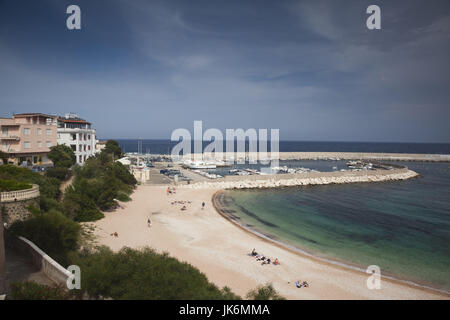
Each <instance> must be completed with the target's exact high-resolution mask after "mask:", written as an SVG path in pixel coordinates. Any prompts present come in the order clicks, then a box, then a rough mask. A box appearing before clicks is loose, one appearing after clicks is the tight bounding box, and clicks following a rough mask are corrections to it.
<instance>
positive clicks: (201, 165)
mask: <svg viewBox="0 0 450 320" xmlns="http://www.w3.org/2000/svg"><path fill="white" fill-rule="evenodd" d="M183 167H186V168H189V169H215V168H216V167H217V166H216V165H215V164H214V163H210V162H203V161H190V160H187V161H185V162H184V164H183Z"/></svg>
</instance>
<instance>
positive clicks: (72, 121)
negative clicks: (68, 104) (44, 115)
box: [58, 117, 91, 124]
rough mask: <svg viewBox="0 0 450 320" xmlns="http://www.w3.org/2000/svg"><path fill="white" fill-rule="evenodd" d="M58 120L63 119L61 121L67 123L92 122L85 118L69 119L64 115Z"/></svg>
mask: <svg viewBox="0 0 450 320" xmlns="http://www.w3.org/2000/svg"><path fill="white" fill-rule="evenodd" d="M58 121H61V122H66V123H84V124H91V123H90V122H88V121H86V120H84V119H79V118H78V119H67V118H62V117H59V118H58Z"/></svg>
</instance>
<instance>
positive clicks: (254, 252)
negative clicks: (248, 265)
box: [252, 248, 258, 256]
mask: <svg viewBox="0 0 450 320" xmlns="http://www.w3.org/2000/svg"><path fill="white" fill-rule="evenodd" d="M256 255H258V252H256V250H255V248H253V250H252V256H256Z"/></svg>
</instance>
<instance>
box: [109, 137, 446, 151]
mask: <svg viewBox="0 0 450 320" xmlns="http://www.w3.org/2000/svg"><path fill="white" fill-rule="evenodd" d="M116 140H117V141H118V142H119V144H120V146H121V147H122V149H123V150H124V151H125V152H137V151H138V140H136V139H116ZM176 144H177V142H173V141H170V140H148V139H144V140H142V152H143V153H153V154H170V151H171V150H172V147H173V146H175V145H176ZM206 145H208V142H204V143H203V146H204V147H205V146H206ZM192 150H193V148H192ZM224 150H225V146H224ZM268 150H270V147H269V148H268ZM279 150H280V151H281V152H295V151H299V152H300V151H304V152H308V151H309V152H315V151H316V152H326V151H328V152H388V153H434V154H450V143H386V142H313V141H280V144H279Z"/></svg>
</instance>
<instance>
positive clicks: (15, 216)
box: [0, 198, 39, 225]
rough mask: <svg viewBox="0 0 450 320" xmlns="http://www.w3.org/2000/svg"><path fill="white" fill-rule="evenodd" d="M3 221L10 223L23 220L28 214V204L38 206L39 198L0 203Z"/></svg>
mask: <svg viewBox="0 0 450 320" xmlns="http://www.w3.org/2000/svg"><path fill="white" fill-rule="evenodd" d="M0 205H1V212H2V216H3V221H4V222H5V223H7V224H8V225H11V224H12V223H13V222H15V221H18V220H20V221H24V220H26V219H27V218H28V217H29V216H30V214H31V213H30V211H29V210H28V209H27V207H28V206H30V205H32V206H35V207H39V198H34V199H28V200H18V201H16V202H5V203H1V204H0Z"/></svg>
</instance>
